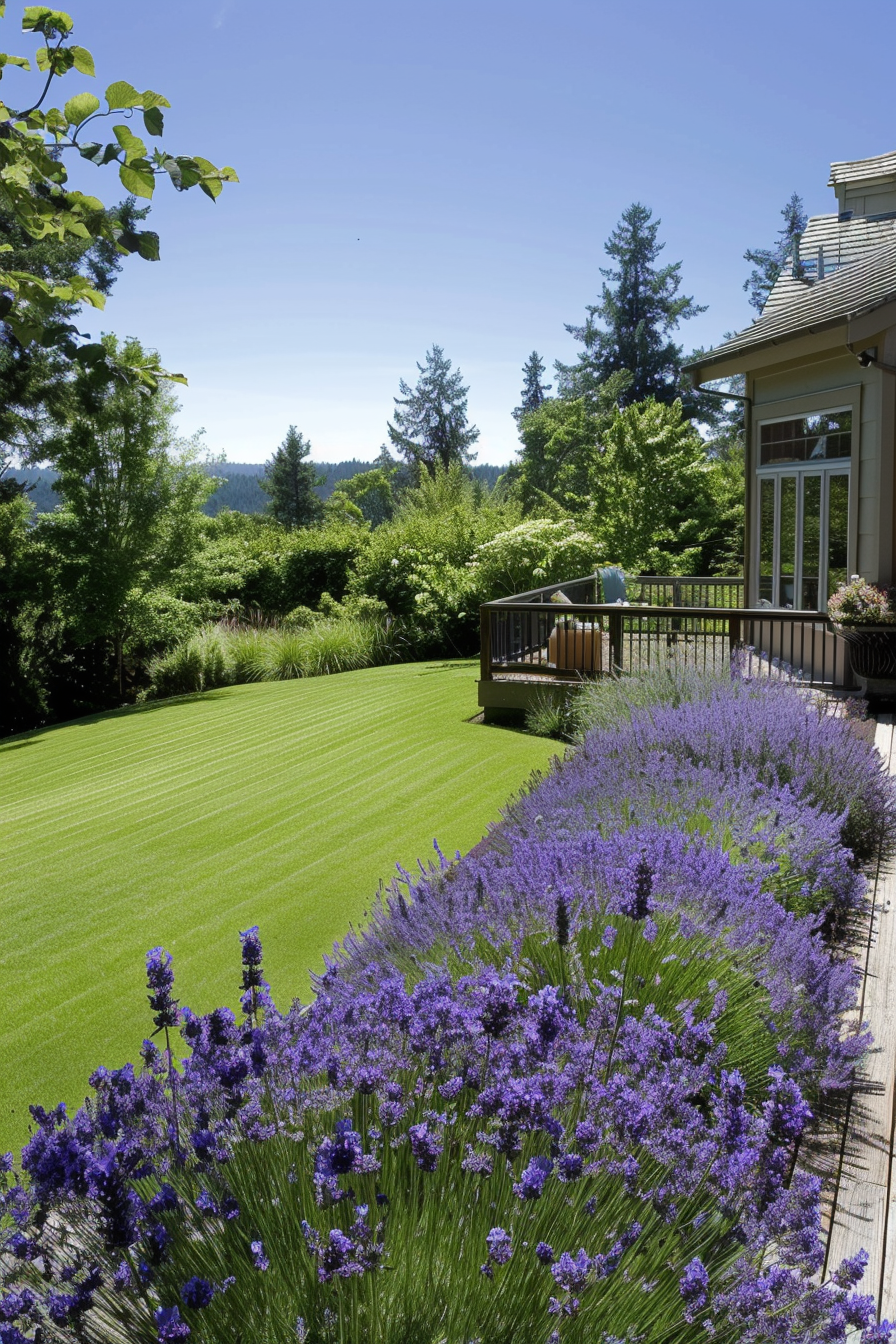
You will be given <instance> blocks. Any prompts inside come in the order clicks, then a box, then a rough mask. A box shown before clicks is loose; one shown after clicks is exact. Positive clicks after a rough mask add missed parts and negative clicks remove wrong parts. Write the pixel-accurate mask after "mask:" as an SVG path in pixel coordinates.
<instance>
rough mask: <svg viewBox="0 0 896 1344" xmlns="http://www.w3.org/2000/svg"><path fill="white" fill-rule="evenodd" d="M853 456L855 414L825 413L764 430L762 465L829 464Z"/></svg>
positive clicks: (761, 436) (778, 422) (776, 422)
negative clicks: (833, 459) (836, 459)
mask: <svg viewBox="0 0 896 1344" xmlns="http://www.w3.org/2000/svg"><path fill="white" fill-rule="evenodd" d="M851 452H852V411H823V412H821V414H819V415H803V416H800V417H799V418H798V419H796V420H771V421H769V422H768V423H766V424H764V425H762V426H760V430H759V465H760V466H762V467H771V466H778V465H781V464H783V463H785V462H829V461H830V460H831V459H832V458H839V457H849V456H850V454H851Z"/></svg>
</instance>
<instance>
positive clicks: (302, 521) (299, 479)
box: [259, 425, 324, 527]
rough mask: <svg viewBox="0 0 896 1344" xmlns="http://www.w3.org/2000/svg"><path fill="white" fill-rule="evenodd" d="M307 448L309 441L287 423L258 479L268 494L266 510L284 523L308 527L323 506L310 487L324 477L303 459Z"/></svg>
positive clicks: (322, 480)
mask: <svg viewBox="0 0 896 1344" xmlns="http://www.w3.org/2000/svg"><path fill="white" fill-rule="evenodd" d="M310 452H311V444H310V443H308V441H307V440H306V439H305V438H303V437H302V435H301V434H300V433H299V432H298V430H297V429H296V427H295V425H290V427H289V429H288V430H287V433H286V438H285V439H284V440H283V442H282V443H281V445H280V447H279V448H278V449H277V451H276V453H274V456H273V457H272V458H271V460H270V462H266V463H265V468H264V476H262V478H261V481H260V482H259V483H260V485H261V488H262V490H264V491H265V492H266V493H267V494H269V495H270V497H271V499H270V503H269V504H268V511H269V513H271V514H273V516H274V517H275V518H276V520H277V522H278V523H282V524H283V526H284V527H308V526H309V524H311V523H314V522H316V521H317V520H318V519H319V518H320V517H321V514H322V511H323V506H322V505H321V502H320V500H319V499H318V497H317V495H316V494H315V493H314V487H315V486H317V485H323V483H324V478H323V476H319V475H318V473H317V472H316V471H315V469H314V466H313V465H312V463H310V462H306V461H305V458H306V457H307V456H308V454H309V453H310Z"/></svg>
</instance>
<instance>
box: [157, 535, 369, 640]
mask: <svg viewBox="0 0 896 1344" xmlns="http://www.w3.org/2000/svg"><path fill="white" fill-rule="evenodd" d="M201 527H202V531H201V546H200V548H199V549H198V551H197V553H196V554H195V555H194V556H193V557H192V559H191V561H190V564H189V565H187V566H184V567H182V568H181V570H179V571H178V573H177V575H176V576H175V577H174V579H173V580H172V582H173V583H174V584H175V586H176V588H177V591H178V592H180V593H181V594H182V595H183V596H184V597H185V598H187V599H188V600H190V601H194V602H202V601H216V602H219V603H222V604H226V605H227V606H229V607H231V608H238V609H241V610H244V611H251V610H260V611H263V612H265V613H266V614H268V615H270V616H276V617H279V616H285V615H286V613H287V612H289V611H291V610H292V609H293V608H294V607H298V606H305V607H316V606H317V604H318V601H319V599H320V596H321V594H322V593H324V592H328V593H333V594H334V595H336V596H337V597H342V595H343V594H344V593H345V591H346V588H347V586H348V582H349V577H350V575H351V574H352V572H353V570H354V568H355V566H356V564H357V562H358V560H359V558H360V556H361V555H362V554H363V552H364V550H365V548H366V546H367V543H368V533H367V530H366V529H365V528H359V527H356V526H354V525H348V526H346V525H345V524H344V523H341V522H338V523H332V524H327V525H326V526H324V527H314V528H295V529H293V530H292V531H288V530H287V529H285V528H283V527H281V526H280V525H279V524H277V523H275V522H274V521H273V519H268V518H264V517H262V516H259V515H258V514H239V513H220V514H218V515H217V517H215V518H209V519H204V520H203V521H202V524H201Z"/></svg>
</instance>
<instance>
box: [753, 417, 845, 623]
mask: <svg viewBox="0 0 896 1344" xmlns="http://www.w3.org/2000/svg"><path fill="white" fill-rule="evenodd" d="M851 451H852V411H851V410H839V411H837V410H835V411H822V412H820V413H819V414H813V415H804V416H800V417H798V418H794V419H789V420H772V421H767V422H766V423H765V424H760V426H759V467H758V503H759V518H758V545H757V547H756V554H757V571H758V575H757V577H758V598H759V601H760V602H761V603H763V604H765V603H768V604H769V605H771V606H773V607H785V608H798V609H800V610H803V611H822V610H824V608H825V607H826V605H827V600H828V598H829V597H830V595H831V594H832V593H833V592H834V591H835V589H836V587H837V585H838V583H841V582H842V581H843V580H844V579H845V578H846V574H847V543H848V537H849V471H850V466H849V461H848V459H849V457H850V454H851ZM844 459H846V460H845V461H844Z"/></svg>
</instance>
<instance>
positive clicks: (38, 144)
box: [0, 3, 237, 381]
mask: <svg viewBox="0 0 896 1344" xmlns="http://www.w3.org/2000/svg"><path fill="white" fill-rule="evenodd" d="M5 9H6V5H5V3H0V17H2V16H3V15H4V14H5ZM22 28H23V30H24V31H25V32H26V33H33V34H34V35H35V36H37V37H39V38H43V42H44V45H42V46H41V47H39V48H38V51H37V53H36V56H35V65H36V67H37V71H38V72H39V76H40V78H39V82H37V83H36V85H35V88H34V92H33V96H32V97H31V98H29V99H26V106H25V107H24V108H20V109H18V110H15V109H13V108H11V107H9V106H8V105H7V104H6V103H5V102H4V101H0V205H2V206H3V207H4V208H5V209H6V210H8V211H10V212H11V213H12V214H13V215H14V216H15V218H16V219H17V220H18V222H19V224H20V225H21V226H22V228H24V229H25V230H26V231H27V232H28V233H29V234H30V235H31V236H32V237H34V238H46V237H49V236H54V237H56V238H57V239H58V240H59V241H60V242H62V241H65V240H66V239H68V238H75V239H81V240H86V241H89V240H90V239H97V238H103V239H105V240H106V241H107V242H108V243H110V244H111V245H112V247H114V248H115V249H116V250H117V251H118V252H120V253H121V254H123V255H126V254H128V253H133V252H137V253H139V254H140V256H142V257H145V258H147V259H148V260H156V259H157V258H158V255H159V240H158V236H157V235H156V234H155V233H153V232H151V231H149V230H138V229H136V228H134V227H132V226H131V224H129V222H128V221H127V220H122V219H116V218H115V217H114V216H113V215H110V213H109V212H108V211H107V210H106V209H105V208H104V207H103V204H102V202H101V201H99V200H98V199H97V198H96V197H95V196H88V195H85V193H83V192H81V191H76V190H73V189H72V188H71V187H69V186H68V172H67V169H66V166H65V161H66V158H70V157H71V156H73V155H78V156H80V158H81V159H83V160H85V161H87V162H91V163H95V164H97V165H100V166H102V165H107V164H112V163H114V164H115V166H116V167H117V169H118V176H119V179H120V181H121V184H122V186H123V187H124V189H125V191H127V192H130V193H131V194H132V195H134V196H138V197H142V198H144V199H147V200H148V199H150V198H151V197H152V194H153V191H154V189H155V182H156V178H157V177H158V176H160V175H162V176H167V177H169V178H170V179H171V181H172V183H173V184H174V186H175V187H176V188H177V190H179V191H186V190H188V189H189V188H190V187H194V186H198V187H199V188H200V190H201V191H204V192H205V194H206V195H207V196H210V197H211V198H212V199H213V200H214V199H215V198H216V197H217V196H218V195H220V193H221V191H222V189H223V186H224V183H225V182H235V181H237V177H236V174H235V172H234V171H233V169H232V168H216V167H215V165H214V164H213V163H210V162H209V161H208V159H203V158H199V157H198V156H196V157H187V156H184V155H174V154H171V153H169V152H168V151H167V150H165V149H163V148H158V149H152V150H150V149H149V148H148V147H147V144H146V142H145V141H144V140H142V139H141V137H140V136H139V135H137V134H136V133H135V131H134V129H133V124H132V121H131V119H132V118H133V116H134V113H135V112H140V114H141V118H142V122H143V130H144V131H145V133H146V134H147V135H148V136H150V137H152V138H154V139H157V140H159V139H161V137H162V135H163V133H164V114H163V109H164V108H168V107H170V106H171V105H170V103H169V102H168V99H167V98H164V97H163V96H162V95H161V94H159V93H154V92H153V91H152V90H151V89H146V90H144V91H143V92H142V93H141V92H140V91H139V90H137V89H135V88H134V87H133V85H131V84H129V83H127V81H126V80H115V81H114V82H113V83H112V84H110V85H108V87H107V88H106V90H105V95H104V101H105V107H104V106H103V102H102V101H101V100H100V98H98V97H97V96H96V95H95V94H93V93H90V92H87V91H84V92H78V93H73V94H72V96H71V97H69V98H68V99H67V101H66V102H65V104H64V106H63V107H57V106H52V105H48V99H49V98H50V93H51V88H52V87H53V86H54V84H55V82H56V80H57V79H58V78H62V77H63V76H65V75H67V74H69V73H70V72H71V71H72V70H74V71H76V72H77V73H78V74H80V75H85V76H88V77H93V76H94V73H95V70H94V61H93V57H92V55H91V54H90V52H89V51H88V50H87V48H86V47H82V46H79V45H77V44H75V43H74V42H73V41H72V35H73V31H74V21H73V20H72V18H71V16H70V15H69V14H67V13H65V12H64V11H63V10H58V9H51V8H49V7H48V6H46V5H28V6H27V7H26V8H25V11H24V16H23V19H22ZM9 66H16V67H18V68H19V69H22V70H28V71H30V70H31V68H32V66H31V62H30V61H29V59H28V58H27V57H25V56H18V55H14V54H10V53H0V73H2V71H3V70H4V69H5V68H6V67H9ZM117 115H118V116H120V117H121V121H120V122H119V123H115V122H113V125H112V128H111V129H112V136H113V138H112V139H111V140H109V141H106V142H105V143H103V142H101V141H97V140H91V139H89V138H88V128H90V131H91V132H95V131H96V130H98V129H99V126H101V125H102V124H103V119H104V118H106V117H109V116H111V117H113V118H114V117H115V116H117ZM129 123H130V124H129ZM59 302H62V303H82V302H86V303H89V304H92V305H93V306H94V307H97V308H102V306H103V303H104V298H103V294H102V292H101V290H100V289H98V288H97V287H96V286H95V285H94V284H92V283H91V279H90V277H89V276H88V275H84V274H82V273H80V272H78V273H75V274H72V275H70V276H68V277H66V278H64V279H62V280H59V279H57V278H55V277H53V276H49V277H46V276H42V275H38V274H34V273H33V271H30V270H27V269H22V268H18V267H15V266H8V265H7V266H4V267H3V268H2V269H0V317H2V318H3V319H4V320H5V321H6V322H7V323H8V324H9V326H10V327H11V329H12V331H13V332H14V333H15V335H16V337H17V338H18V340H19V341H20V342H21V343H22V344H23V345H29V344H30V343H31V342H32V341H35V340H40V341H42V342H46V343H47V344H48V345H59V346H63V347H64V348H66V349H67V351H68V352H69V353H70V354H71V355H73V356H74V355H77V357H78V358H80V359H82V360H84V361H86V362H88V363H89V362H91V361H93V362H98V363H105V362H106V361H107V360H108V359H109V351H108V349H107V348H104V347H103V345H102V343H100V342H92V343H90V344H88V345H86V346H80V347H79V346H78V345H77V343H76V340H75V337H76V336H77V333H76V332H75V331H74V329H73V327H72V326H71V324H70V323H60V322H59V321H58V311H57V305H58V303H59ZM129 372H130V374H131V376H132V377H141V376H142V377H143V378H144V379H147V380H149V381H152V380H153V379H155V378H158V377H159V376H160V372H161V369H160V365H159V364H158V361H157V360H156V361H155V363H154V364H150V365H148V366H147V367H146V369H144V370H139V369H136V368H132V369H130V370H129Z"/></svg>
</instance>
